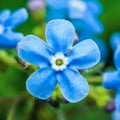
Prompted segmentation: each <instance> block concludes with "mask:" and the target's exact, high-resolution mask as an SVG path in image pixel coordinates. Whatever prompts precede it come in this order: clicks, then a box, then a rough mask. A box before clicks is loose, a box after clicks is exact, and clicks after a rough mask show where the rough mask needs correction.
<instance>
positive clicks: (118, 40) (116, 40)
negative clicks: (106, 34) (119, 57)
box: [110, 32, 120, 50]
mask: <svg viewBox="0 0 120 120" xmlns="http://www.w3.org/2000/svg"><path fill="white" fill-rule="evenodd" d="M110 45H111V47H112V49H113V50H116V49H117V47H118V46H119V45H120V33H119V32H115V33H113V34H112V36H111V39H110Z"/></svg>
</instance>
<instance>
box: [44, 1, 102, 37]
mask: <svg viewBox="0 0 120 120" xmlns="http://www.w3.org/2000/svg"><path fill="white" fill-rule="evenodd" d="M46 4H47V7H48V10H47V15H46V19H47V21H49V20H52V19H57V18H64V19H69V20H70V21H71V22H72V23H73V25H74V27H75V30H76V32H77V34H78V36H82V33H83V34H84V33H85V34H86V35H87V36H86V37H90V36H91V35H95V34H100V33H102V32H103V31H104V27H103V25H102V23H101V22H100V20H99V18H98V16H99V15H100V14H101V13H102V6H101V4H100V3H99V1H98V0H67V1H64V0H61V1H55V0H47V1H46Z"/></svg>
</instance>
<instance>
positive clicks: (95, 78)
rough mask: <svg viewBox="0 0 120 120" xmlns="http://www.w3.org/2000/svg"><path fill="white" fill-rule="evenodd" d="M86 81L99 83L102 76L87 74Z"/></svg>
mask: <svg viewBox="0 0 120 120" xmlns="http://www.w3.org/2000/svg"><path fill="white" fill-rule="evenodd" d="M85 78H86V79H87V81H88V83H89V84H97V85H100V84H102V79H103V78H102V76H89V77H85Z"/></svg>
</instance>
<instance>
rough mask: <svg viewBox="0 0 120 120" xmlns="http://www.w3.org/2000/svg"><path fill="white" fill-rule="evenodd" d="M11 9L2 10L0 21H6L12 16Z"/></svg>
mask: <svg viewBox="0 0 120 120" xmlns="http://www.w3.org/2000/svg"><path fill="white" fill-rule="evenodd" d="M10 13H11V12H10V10H7V9H5V10H3V11H1V12H0V23H4V21H5V20H7V19H8V18H9V16H10Z"/></svg>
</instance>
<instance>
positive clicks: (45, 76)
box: [26, 67, 57, 100]
mask: <svg viewBox="0 0 120 120" xmlns="http://www.w3.org/2000/svg"><path fill="white" fill-rule="evenodd" d="M56 84H57V80H56V76H55V74H54V72H53V70H52V69H51V68H48V67H47V68H40V70H38V71H36V72H34V73H33V74H32V75H31V76H30V77H29V78H28V80H27V81H26V88H27V90H28V91H29V92H30V93H31V94H32V95H33V96H35V97H37V98H39V99H42V100H45V99H47V98H49V97H50V96H51V94H52V92H53V91H54V89H55V87H56Z"/></svg>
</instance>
